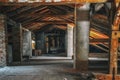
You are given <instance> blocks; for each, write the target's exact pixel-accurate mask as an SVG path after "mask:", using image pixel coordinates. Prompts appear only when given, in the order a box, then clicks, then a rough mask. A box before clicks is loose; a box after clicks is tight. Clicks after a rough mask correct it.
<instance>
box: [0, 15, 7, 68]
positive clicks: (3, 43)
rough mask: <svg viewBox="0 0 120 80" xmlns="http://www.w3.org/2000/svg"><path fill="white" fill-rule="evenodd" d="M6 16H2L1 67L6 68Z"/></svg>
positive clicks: (0, 28)
mask: <svg viewBox="0 0 120 80" xmlns="http://www.w3.org/2000/svg"><path fill="white" fill-rule="evenodd" d="M5 27H6V25H5V16H4V15H2V14H0V67H4V66H6V36H5Z"/></svg>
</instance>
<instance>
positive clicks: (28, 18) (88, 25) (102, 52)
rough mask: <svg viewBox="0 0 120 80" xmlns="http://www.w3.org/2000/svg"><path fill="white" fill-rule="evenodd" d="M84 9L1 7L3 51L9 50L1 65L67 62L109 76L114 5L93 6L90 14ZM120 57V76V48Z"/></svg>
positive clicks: (53, 6) (77, 67)
mask: <svg viewBox="0 0 120 80" xmlns="http://www.w3.org/2000/svg"><path fill="white" fill-rule="evenodd" d="M78 7H79V8H78ZM81 7H83V9H84V4H79V5H75V4H73V3H71V4H57V5H55V4H54V5H53V4H49V5H40V4H36V3H32V4H29V3H28V4H26V3H25V4H1V5H0V25H1V26H0V29H1V31H0V34H1V35H5V36H0V37H1V38H3V37H5V38H4V39H3V40H5V46H6V47H5V46H4V47H3V46H2V48H0V50H1V51H2V50H4V48H6V56H3V55H2V56H3V57H2V58H0V60H1V61H0V66H5V65H8V66H16V65H39V64H40V62H41V61H42V63H43V64H44V63H46V62H48V63H49V64H50V62H49V61H53V62H54V61H58V63H59V60H60V61H62V60H63V61H64V60H67V61H70V62H71V63H72V67H75V68H76V69H78V71H79V68H81V69H80V71H81V70H83V71H84V70H85V71H86V69H87V71H91V72H94V71H95V72H102V73H108V71H109V68H108V66H109V63H110V62H109V57H110V50H111V48H110V47H111V46H110V45H111V43H110V41H111V28H112V27H111V22H112V20H113V17H114V16H113V15H115V13H114V11H115V10H114V8H113V7H114V6H113V4H112V3H109V2H108V3H107V2H106V3H91V4H89V9H88V6H87V7H85V8H86V9H87V11H85V10H86V9H85V10H83V11H82V8H81ZM77 26H79V27H77ZM80 26H82V27H80ZM3 27H4V28H3ZM3 30H4V31H3ZM3 33H5V34H3ZM1 42H2V39H1ZM118 43H119V39H118ZM1 53H2V52H1ZM117 54H118V56H117V57H118V61H117V62H118V63H117V64H118V65H117V66H118V69H117V72H118V74H119V73H120V72H119V71H120V63H119V59H120V53H119V48H118V53H117ZM86 55H87V56H86ZM79 56H81V57H80V58H79ZM4 57H5V58H4ZM79 60H80V61H81V63H80V62H79ZM86 60H87V62H86ZM82 61H83V62H82ZM84 61H85V62H84ZM83 66H84V67H83ZM1 79H2V78H1ZM36 80H37V79H36ZM51 80H52V79H51ZM55 80H56V79H55ZM65 80H66V79H65ZM74 80H78V79H74ZM86 80H87V79H86ZM98 80H99V79H98ZM105 80H107V79H105ZM109 80H110V79H109ZM115 80H117V79H115ZM118 80H119V79H118Z"/></svg>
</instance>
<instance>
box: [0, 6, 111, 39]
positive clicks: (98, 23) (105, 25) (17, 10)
mask: <svg viewBox="0 0 120 80" xmlns="http://www.w3.org/2000/svg"><path fill="white" fill-rule="evenodd" d="M95 5H97V4H92V6H91V9H94V10H93V11H94V12H93V14H92V16H91V20H90V21H91V32H90V38H92V39H94V38H109V37H108V35H109V31H110V27H111V26H110V24H109V21H108V17H107V15H106V14H107V12H108V11H106V7H104V8H105V9H104V8H101V9H99V10H98V11H95ZM93 6H94V7H93ZM74 10H75V5H74V4H66V5H1V6H0V11H1V13H3V14H5V15H7V16H8V17H9V18H10V19H12V20H14V21H16V22H18V23H21V24H22V26H23V27H25V28H28V29H29V30H31V31H34V32H36V31H37V30H40V29H42V28H44V27H46V26H48V25H49V24H52V25H53V27H55V26H56V27H57V28H59V29H63V30H66V29H67V28H66V27H67V26H66V25H65V24H67V23H74V22H75V21H74V20H75V19H74V18H75V17H74V15H75V14H74Z"/></svg>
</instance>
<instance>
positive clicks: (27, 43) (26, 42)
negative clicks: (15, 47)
mask: <svg viewBox="0 0 120 80" xmlns="http://www.w3.org/2000/svg"><path fill="white" fill-rule="evenodd" d="M31 39H32V38H31V31H29V30H27V31H26V30H24V32H23V56H29V57H32V40H31Z"/></svg>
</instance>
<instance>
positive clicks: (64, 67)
mask: <svg viewBox="0 0 120 80" xmlns="http://www.w3.org/2000/svg"><path fill="white" fill-rule="evenodd" d="M72 68H73V66H72V63H61V64H60V63H59V64H44V65H42V64H41V65H32V66H30V65H29V66H9V67H5V68H0V80H83V79H81V77H80V73H78V72H77V73H76V72H74V70H73V69H72Z"/></svg>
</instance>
